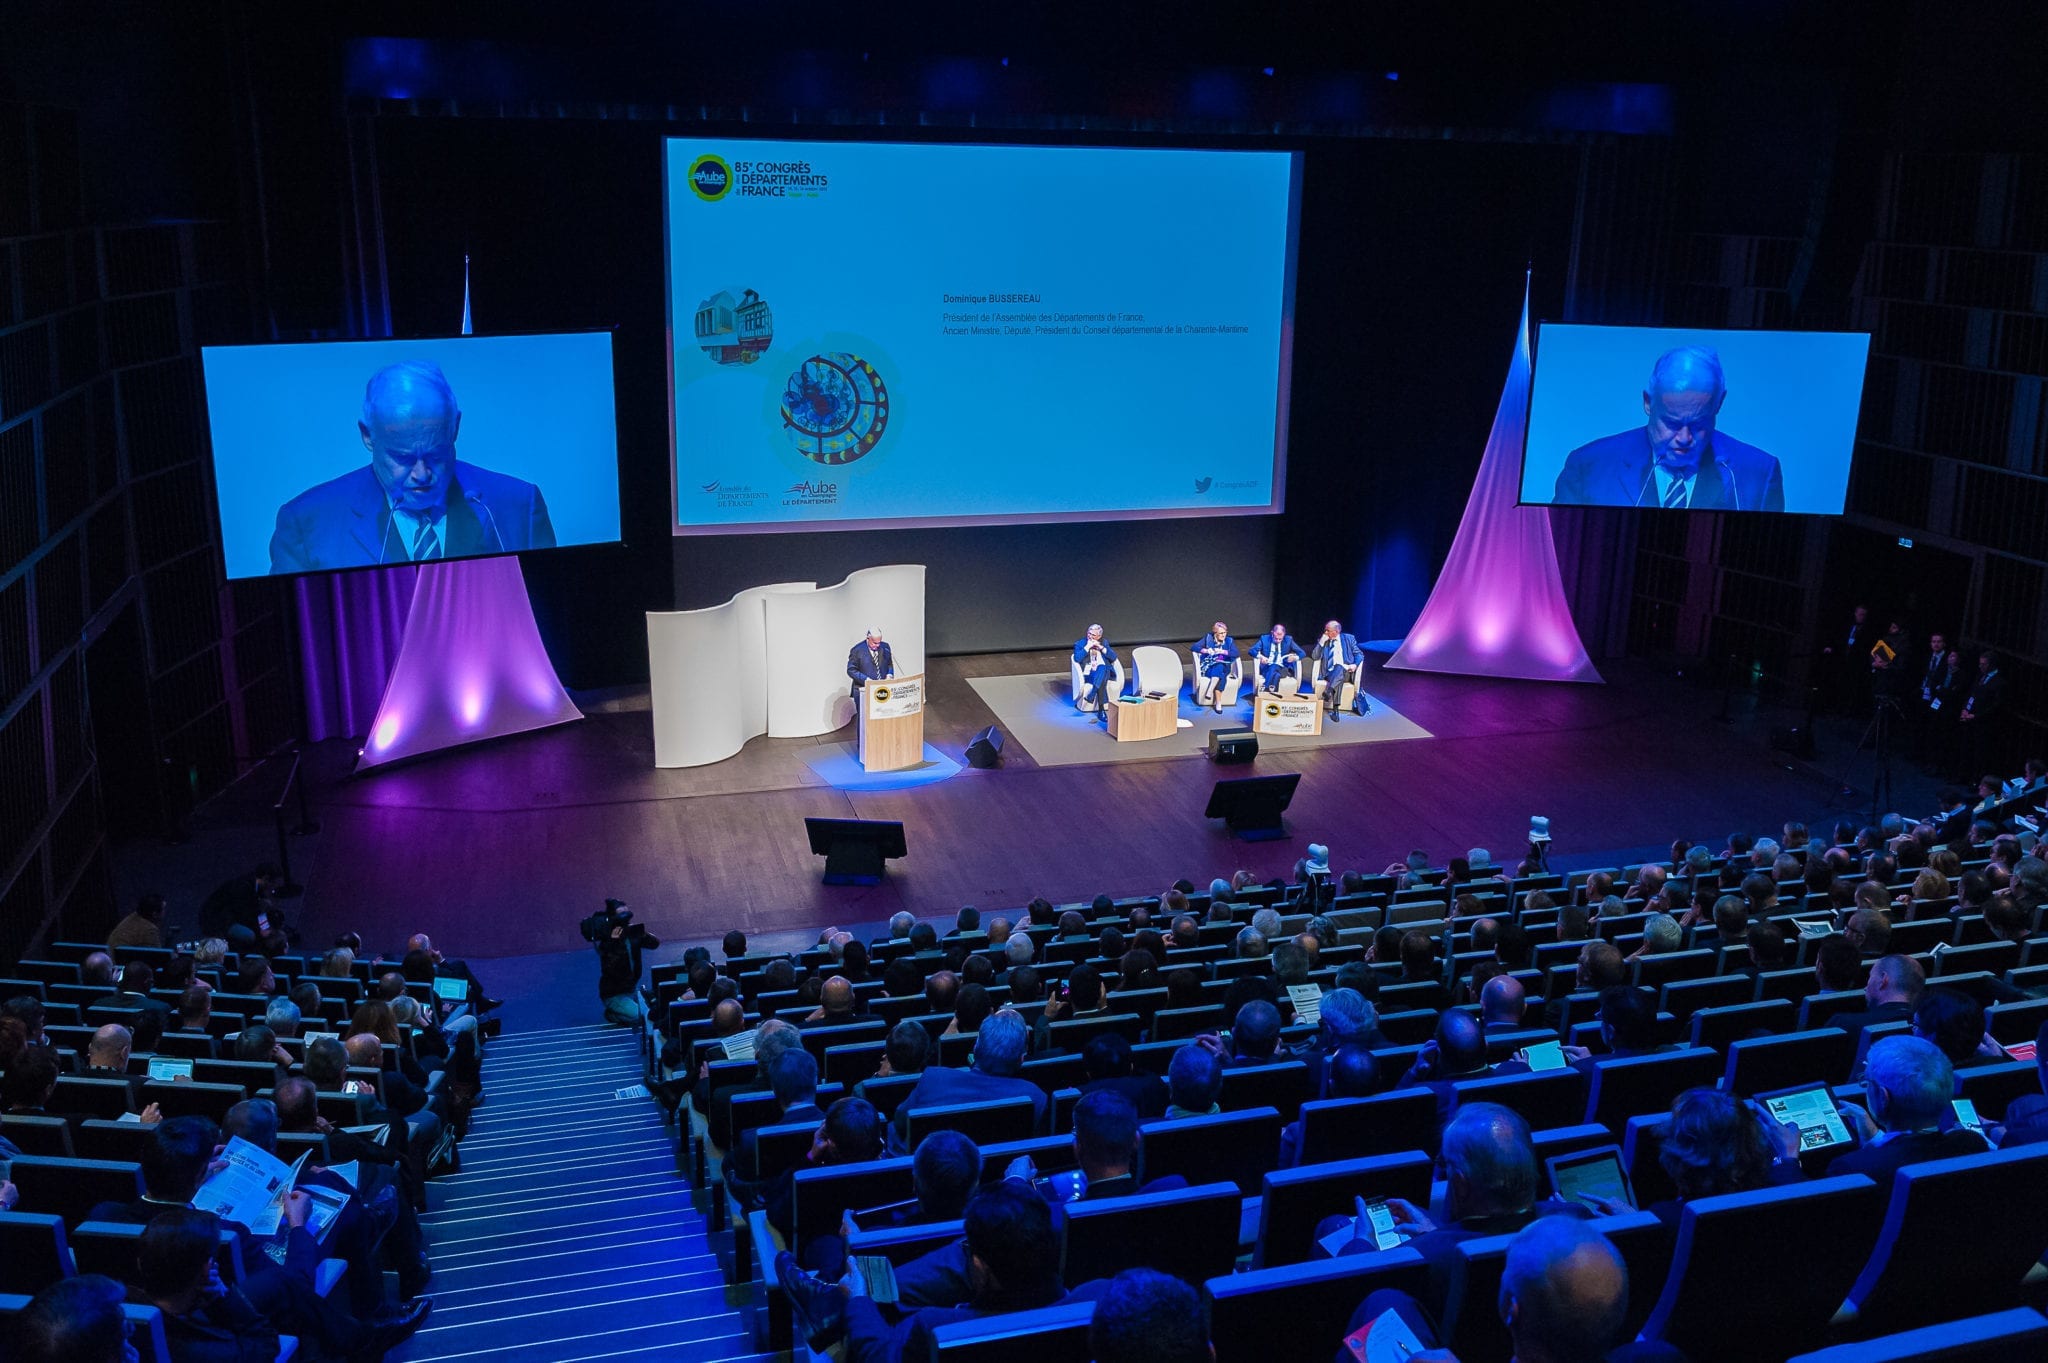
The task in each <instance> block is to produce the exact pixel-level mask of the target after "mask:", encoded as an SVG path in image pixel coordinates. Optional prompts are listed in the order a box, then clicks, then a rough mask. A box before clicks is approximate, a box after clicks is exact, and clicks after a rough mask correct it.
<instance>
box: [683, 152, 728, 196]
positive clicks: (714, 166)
mask: <svg viewBox="0 0 2048 1363" xmlns="http://www.w3.org/2000/svg"><path fill="white" fill-rule="evenodd" d="M732 183H733V177H732V167H731V166H729V165H727V164H726V160H725V158H724V157H722V156H713V155H711V154H710V153H708V152H707V153H706V154H704V155H703V156H700V157H698V158H697V159H696V160H694V161H692V162H691V163H690V192H691V193H692V194H695V195H696V196H697V197H698V198H700V199H702V200H703V201H704V202H705V203H708V204H715V203H717V202H718V201H719V200H720V199H723V198H724V197H725V196H726V195H727V194H730V193H731V192H732Z"/></svg>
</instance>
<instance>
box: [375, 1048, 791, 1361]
mask: <svg viewBox="0 0 2048 1363" xmlns="http://www.w3.org/2000/svg"><path fill="white" fill-rule="evenodd" d="M483 1079H484V1092H485V1094H486V1098H487V1101H486V1102H485V1104H484V1105H483V1106H482V1107H480V1108H478V1109H477V1110H476V1115H475V1117H474V1118H473V1119H472V1121H471V1123H470V1129H469V1135H468V1137H467V1138H466V1139H465V1140H464V1141H463V1142H462V1172H461V1173H459V1174H454V1175H449V1176H444V1177H442V1178H438V1179H435V1180H434V1181H433V1182H432V1183H431V1184H430V1185H429V1186H428V1189H427V1200H428V1208H429V1210H428V1214H427V1215H426V1216H424V1217H422V1218H421V1224H422V1226H423V1227H424V1228H425V1230H426V1235H427V1243H428V1247H429V1250H430V1252H431V1253H432V1255H433V1260H434V1281H433V1285H432V1287H431V1288H430V1289H429V1290H430V1291H431V1292H432V1294H433V1297H434V1314H433V1316H432V1317H431V1318H430V1319H429V1320H428V1321H427V1324H426V1327H425V1328H424V1329H422V1330H421V1331H420V1332H419V1333H418V1334H417V1335H415V1336H414V1337H413V1338H412V1339H411V1340H410V1341H408V1342H407V1344H406V1345H405V1347H404V1348H402V1349H400V1350H395V1351H393V1353H392V1355H391V1358H392V1359H393V1360H394V1363H429V1361H430V1360H432V1361H434V1363H439V1361H440V1360H455V1359H461V1360H464V1361H465V1363H495V1361H496V1360H512V1359H519V1360H547V1363H579V1360H594V1359H614V1358H639V1359H663V1360H669V1359H674V1360H680V1361H681V1363H722V1361H723V1360H735V1359H737V1360H748V1359H752V1358H753V1357H754V1353H753V1349H752V1348H751V1346H750V1345H749V1343H748V1340H747V1335H746V1331H745V1327H744V1325H743V1323H742V1321H741V1318H740V1315H739V1313H738V1312H737V1311H736V1310H734V1309H733V1308H732V1307H731V1305H730V1304H729V1303H728V1300H727V1296H726V1289H725V1285H724V1280H723V1278H722V1276H721V1274H720V1273H719V1269H718V1264H717V1262H716V1260H715V1258H714V1256H713V1254H712V1251H711V1247H710V1245H709V1244H708V1243H707V1240H706V1236H705V1226H704V1218H703V1217H702V1216H701V1215H700V1214H699V1213H698V1212H697V1211H696V1210H695V1208H693V1207H692V1206H691V1203H690V1194H689V1187H688V1185H687V1183H686V1182H685V1181H684V1179H683V1178H682V1176H681V1175H680V1174H678V1173H677V1172H676V1156H675V1137H674V1135H673V1133H672V1130H671V1128H668V1127H666V1126H664V1125H663V1122H662V1117H661V1110H660V1108H659V1107H658V1106H657V1105H656V1104H655V1103H654V1101H653V1100H652V1099H649V1098H644V1097H641V1098H624V1099H621V1098H617V1097H615V1096H614V1094H615V1093H616V1091H617V1090H618V1089H620V1088H622V1087H624V1086H627V1085H631V1084H637V1083H639V1082H640V1080H641V1067H640V1053H639V1050H638V1043H637V1041H636V1039H635V1036H634V1034H633V1033H632V1032H630V1031H626V1030H623V1029H619V1028H613V1027H607V1026H603V1025H601V1024H600V1025H595V1026H587V1027H562V1028H557V1029H554V1030H550V1031H540V1032H528V1033H510V1032H508V1033H507V1034H506V1035H505V1036H503V1037H501V1038H499V1039H498V1040H496V1041H493V1042H492V1043H491V1044H490V1049H489V1052H488V1054H487V1055H486V1057H485V1059H484V1066H483ZM761 1357H762V1359H763V1360H764V1363H766V1360H768V1359H771V1358H773V1357H774V1356H773V1355H763V1356H761Z"/></svg>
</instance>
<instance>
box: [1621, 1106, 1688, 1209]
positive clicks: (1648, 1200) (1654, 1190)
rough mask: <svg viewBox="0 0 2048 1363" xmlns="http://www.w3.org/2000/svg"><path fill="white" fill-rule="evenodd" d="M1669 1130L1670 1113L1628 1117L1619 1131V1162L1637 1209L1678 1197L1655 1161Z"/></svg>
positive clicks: (1673, 1185) (1675, 1190)
mask: <svg viewBox="0 0 2048 1363" xmlns="http://www.w3.org/2000/svg"><path fill="white" fill-rule="evenodd" d="M1670 1129H1671V1114H1670V1113H1669V1112H1656V1113H1644V1114H1642V1115H1640V1116H1635V1117H1631V1118H1629V1119H1628V1124H1627V1126H1626V1127H1625V1128H1624V1129H1623V1131H1622V1141H1621V1163H1622V1167H1623V1168H1625V1169H1627V1170H1628V1182H1629V1186H1630V1187H1631V1188H1633V1189H1634V1190H1635V1194H1636V1205H1637V1206H1638V1207H1648V1206H1652V1205H1654V1204H1655V1203H1658V1202H1667V1201H1669V1200H1671V1199H1672V1198H1675V1197H1677V1196H1678V1188H1677V1185H1675V1184H1674V1183H1672V1181H1671V1175H1669V1174H1667V1173H1665V1172H1664V1166H1663V1165H1662V1164H1661V1163H1659V1162H1658V1159H1657V1155H1658V1152H1659V1151H1661V1150H1662V1149H1663V1148H1664V1133H1665V1132H1667V1131H1669V1130H1670Z"/></svg>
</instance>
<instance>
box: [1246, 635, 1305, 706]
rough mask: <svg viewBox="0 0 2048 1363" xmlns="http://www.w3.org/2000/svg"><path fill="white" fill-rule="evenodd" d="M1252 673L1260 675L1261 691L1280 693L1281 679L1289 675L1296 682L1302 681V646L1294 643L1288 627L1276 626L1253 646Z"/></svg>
mask: <svg viewBox="0 0 2048 1363" xmlns="http://www.w3.org/2000/svg"><path fill="white" fill-rule="evenodd" d="M1252 671H1254V672H1255V673H1257V674H1258V680H1259V689H1260V690H1261V691H1278V690H1279V689H1280V679H1281V678H1282V677H1284V676H1286V675H1288V674H1289V673H1293V674H1294V679H1295V681H1296V682H1299V681H1300V680H1301V645H1300V644H1297V643H1295V642H1294V636H1293V635H1291V634H1289V633H1288V632H1287V626H1285V625H1275V626H1273V628H1272V631H1271V632H1270V633H1267V634H1262V635H1260V636H1259V642H1258V643H1256V644H1254V645H1252Z"/></svg>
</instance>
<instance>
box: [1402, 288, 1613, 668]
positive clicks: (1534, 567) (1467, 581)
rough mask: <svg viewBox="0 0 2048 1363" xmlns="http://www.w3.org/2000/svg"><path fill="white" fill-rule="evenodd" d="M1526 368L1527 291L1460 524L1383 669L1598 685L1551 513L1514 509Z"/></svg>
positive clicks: (1526, 399)
mask: <svg viewBox="0 0 2048 1363" xmlns="http://www.w3.org/2000/svg"><path fill="white" fill-rule="evenodd" d="M1529 368H1530V365H1529V293H1528V288H1527V286H1526V284H1525V285H1524V287H1523V291H1522V324H1521V328H1520V330H1519V331H1518V332H1517V334H1516V337H1515V355H1514V360H1513V361H1512V362H1511V363H1510V364H1509V365H1508V379H1507V383H1506V385H1505V386H1503V387H1502V389H1501V393H1500V406H1499V407H1498V408H1496V409H1495V410H1494V414H1493V431H1492V433H1491V434H1489V435H1488V436H1487V438H1486V453H1485V455H1484V456H1482V457H1481V459H1480V461H1479V474H1478V477H1476V478H1475V479H1474V480H1473V482H1472V496H1471V498H1470V500H1468V501H1467V502H1466V503H1465V517H1464V519H1463V520H1461V521H1459V522H1458V533H1457V536H1456V538H1454V539H1453V540H1452V541H1451V552H1450V556H1449V557H1448V558H1446V559H1445V560H1444V567H1443V571H1442V572H1441V573H1439V574H1438V575H1437V579H1436V586H1435V587H1434V588H1432V589H1431V590H1430V593H1429V601H1428V602H1427V603H1426V604H1425V605H1424V606H1423V608H1422V615H1421V617H1420V618H1418V619H1417V620H1416V622H1415V626H1414V628H1412V629H1410V630H1409V631H1408V637H1407V639H1405V640H1404V641H1403V642H1402V644H1401V647H1400V649H1399V650H1398V651H1397V652H1396V653H1395V654H1394V656H1393V657H1392V658H1389V659H1388V660H1387V664H1386V665H1387V666H1388V667H1399V668H1407V669H1410V670H1412V671H1416V672H1460V673H1465V674H1468V675H1473V676H1481V677H1522V678H1526V679H1528V680H1531V681H1570V682H1598V681H1599V680H1600V674H1599V672H1598V671H1596V670H1595V669H1594V667H1593V660H1592V659H1590V658H1588V657H1587V656H1586V646H1585V645H1584V644H1583V643H1581V642H1579V631H1578V628H1577V627H1576V626H1575V625H1574V624H1573V623H1572V613H1571V608H1570V607H1569V606H1567V605H1566V604H1565V596H1564V584H1563V582H1562V581H1561V580H1560V579H1559V577H1558V573H1557V547H1556V545H1555V544H1554V543H1553V542H1552V540H1551V538H1550V512H1549V510H1548V508H1545V507H1540V506H1517V505H1516V504H1515V503H1516V493H1517V486H1518V484H1519V482H1520V478H1521V465H1522V433H1523V426H1524V424H1525V423H1526V422H1527V420H1528V415H1529Z"/></svg>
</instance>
